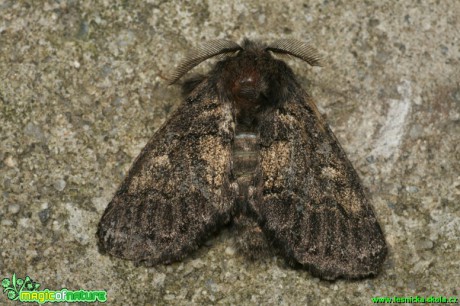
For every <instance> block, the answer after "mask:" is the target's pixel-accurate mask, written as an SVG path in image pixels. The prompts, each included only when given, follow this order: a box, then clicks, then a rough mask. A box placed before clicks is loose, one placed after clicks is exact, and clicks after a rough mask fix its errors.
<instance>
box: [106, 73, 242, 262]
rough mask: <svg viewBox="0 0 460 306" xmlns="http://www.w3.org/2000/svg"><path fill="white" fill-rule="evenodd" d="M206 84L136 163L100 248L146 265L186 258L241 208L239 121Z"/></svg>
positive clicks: (114, 205) (118, 196) (112, 208)
mask: <svg viewBox="0 0 460 306" xmlns="http://www.w3.org/2000/svg"><path fill="white" fill-rule="evenodd" d="M207 84H208V83H207V81H206V80H204V81H203V82H202V83H201V85H199V86H198V87H197V88H195V90H194V91H193V92H192V93H191V94H190V95H189V97H188V99H187V101H186V102H185V103H183V104H182V105H181V107H180V108H179V109H178V110H177V111H176V112H175V113H174V115H173V116H172V117H171V118H170V119H169V120H168V121H167V122H166V124H165V125H164V126H163V127H162V128H161V129H160V130H159V131H157V132H156V133H155V135H154V136H153V137H152V139H151V140H150V141H149V142H148V143H147V145H146V146H145V148H144V149H143V150H142V152H141V153H140V154H139V156H138V157H137V158H136V160H135V161H134V163H133V165H132V166H131V169H130V170H129V173H128V175H127V176H126V178H125V180H124V181H123V183H122V184H121V186H120V188H119V189H118V191H117V192H116V194H115V196H114V198H113V199H112V201H111V202H110V204H109V205H108V207H107V209H106V210H105V212H104V215H103V216H102V218H101V221H100V223H99V227H98V232H97V236H98V238H99V246H100V249H101V250H102V251H105V252H107V253H109V254H111V255H113V256H116V257H121V258H124V259H128V260H133V261H136V262H142V263H144V264H146V265H154V264H157V263H169V262H172V261H175V260H180V259H181V258H183V257H184V256H186V255H187V254H188V253H190V252H191V251H193V250H195V249H196V248H198V246H199V245H200V244H201V243H202V242H203V241H204V240H205V239H206V238H207V237H208V236H209V234H211V233H212V232H214V231H216V230H218V229H219V228H220V227H222V226H223V225H225V224H226V223H228V222H229V221H230V219H231V217H232V214H233V210H234V206H235V205H234V196H233V193H232V188H231V182H230V178H229V176H230V171H231V169H230V165H231V142H232V139H233V126H232V125H233V118H232V114H231V109H230V108H231V107H230V105H228V104H225V103H221V102H220V101H219V100H218V99H217V97H216V95H214V94H213V93H212V91H211V90H210V89H209V88H207V87H206V86H207Z"/></svg>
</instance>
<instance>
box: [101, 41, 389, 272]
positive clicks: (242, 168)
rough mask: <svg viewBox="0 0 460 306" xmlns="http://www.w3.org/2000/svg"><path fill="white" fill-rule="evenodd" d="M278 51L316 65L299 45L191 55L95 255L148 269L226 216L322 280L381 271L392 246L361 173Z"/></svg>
mask: <svg viewBox="0 0 460 306" xmlns="http://www.w3.org/2000/svg"><path fill="white" fill-rule="evenodd" d="M276 55H289V56H292V57H295V58H298V59H301V60H303V61H305V62H307V63H308V64H310V65H311V66H317V65H319V64H320V58H319V56H318V52H317V51H316V49H315V48H313V47H312V46H310V45H308V44H306V43H302V42H300V41H297V40H293V39H282V40H278V41H276V42H273V43H271V44H268V45H267V44H263V43H259V42H254V41H250V40H247V39H245V40H244V41H243V42H242V44H241V45H239V44H237V43H235V42H231V41H227V40H217V41H210V42H207V43H204V44H203V45H201V46H200V47H198V48H196V49H194V50H193V51H192V52H191V53H190V54H189V55H188V56H187V57H186V59H185V60H184V61H183V62H182V63H180V64H179V66H178V68H177V69H176V70H175V72H174V74H173V75H172V77H171V79H170V83H171V84H174V83H176V82H177V81H178V80H179V79H180V78H181V77H182V76H184V75H185V74H186V73H187V72H188V71H190V70H191V69H192V68H194V67H195V66H197V65H198V64H200V63H201V62H203V61H205V60H207V59H210V58H212V57H215V56H219V58H220V60H219V61H218V62H217V63H216V64H215V65H214V67H213V68H212V69H211V70H210V72H209V73H208V74H207V75H198V76H195V77H192V78H190V79H188V80H186V81H185V82H183V84H182V90H183V94H184V96H185V102H184V103H183V104H182V105H181V106H180V107H179V108H178V109H177V111H176V112H175V113H174V115H172V117H171V118H170V119H169V120H168V121H167V122H166V123H165V124H164V125H163V127H162V128H160V129H159V130H158V131H157V132H156V133H155V135H154V136H153V137H152V139H151V140H150V141H149V142H148V143H147V145H146V146H145V147H144V149H143V150H142V151H141V153H140V154H139V156H138V157H137V158H136V160H135V161H134V163H133V165H132V166H131V169H130V170H129V172H128V174H127V176H126V178H125V179H124V181H123V182H122V184H121V186H120V187H119V189H118V190H117V192H116V194H115V196H114V198H113V199H112V201H111V202H110V203H109V205H108V207H107V208H106V210H105V212H104V214H103V216H102V219H101V221H100V223H99V226H98V230H97V237H98V243H99V248H100V250H101V251H102V252H103V253H104V252H105V253H109V254H110V255H112V256H115V257H119V258H123V259H127V260H132V261H135V262H136V263H141V264H144V265H146V266H153V265H157V264H167V263H171V262H174V261H178V260H181V259H183V258H184V257H185V256H187V255H188V254H190V253H191V252H192V251H194V250H196V249H197V248H198V247H199V246H200V245H202V244H203V242H205V241H206V239H207V238H208V237H209V235H210V234H212V233H215V232H217V231H218V230H219V229H221V228H223V227H224V226H225V225H227V224H228V223H230V222H231V221H233V222H235V223H237V224H240V226H241V227H242V228H245V229H246V230H245V231H243V232H245V233H246V234H248V235H247V236H248V237H249V239H252V240H253V244H254V245H255V247H254V249H257V246H258V245H260V244H264V243H265V244H266V245H268V246H269V247H272V248H274V249H275V250H276V251H277V253H279V254H281V256H282V257H284V259H285V260H286V262H287V263H288V264H290V265H292V266H294V267H302V268H305V269H307V270H309V271H310V272H311V273H312V274H313V275H315V276H318V277H320V278H322V279H326V280H334V279H336V278H347V279H356V278H363V277H368V276H373V275H376V274H377V273H378V272H379V270H380V269H381V266H382V264H383V262H384V260H385V257H386V254H387V247H386V243H385V239H384V235H383V233H382V230H381V228H380V226H379V223H378V221H377V219H376V217H375V215H374V212H373V210H372V207H371V204H370V201H369V199H368V197H367V196H366V193H365V191H364V188H363V186H362V185H361V182H360V179H359V177H358V174H357V173H356V171H355V170H354V168H353V166H352V164H351V163H350V161H349V160H348V158H347V157H346V155H345V152H344V150H343V149H342V147H341V146H340V144H339V142H338V141H337V139H336V137H335V136H334V134H333V133H332V131H331V129H330V128H329V126H328V125H327V123H326V122H325V120H324V119H323V117H322V116H321V114H320V113H319V112H318V109H317V108H316V106H315V104H314V102H313V99H312V98H311V96H310V95H309V94H308V93H307V92H306V91H305V90H303V89H302V87H301V86H300V84H299V82H298V81H297V79H296V77H295V75H294V73H293V71H292V70H291V68H289V67H288V65H287V64H286V63H285V62H284V61H282V60H280V59H279V56H277V57H275V56H276Z"/></svg>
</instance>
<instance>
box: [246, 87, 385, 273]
mask: <svg viewBox="0 0 460 306" xmlns="http://www.w3.org/2000/svg"><path fill="white" fill-rule="evenodd" d="M292 97H293V98H292V101H287V102H286V103H285V104H284V106H283V107H282V108H280V109H277V110H275V111H273V112H272V113H271V114H269V115H268V116H266V117H265V118H264V119H262V122H261V129H260V131H261V142H262V148H261V153H260V158H261V170H262V173H261V175H262V180H261V187H260V188H262V193H261V194H262V201H260V202H259V203H258V204H256V207H255V209H256V210H257V212H258V214H259V216H260V220H261V226H262V228H263V231H264V232H265V234H266V235H267V236H268V238H269V239H272V241H273V243H275V245H277V246H278V247H279V248H280V251H281V252H282V253H283V254H284V256H285V257H286V259H287V260H288V262H290V263H292V264H301V265H302V266H304V267H306V268H308V269H309V270H310V271H311V272H312V273H313V274H314V275H317V276H319V277H321V278H323V279H336V278H338V277H344V278H362V277H366V276H371V275H375V274H376V273H377V272H378V271H379V270H380V268H381V266H382V263H383V261H384V260H385V256H386V253H387V248H386V244H385V240H384V237H383V234H382V230H381V229H380V226H379V224H378V222H377V220H376V218H375V215H374V213H373V211H372V207H371V204H370V202H369V200H368V198H367V197H366V194H365V192H364V190H363V187H362V185H361V182H360V179H359V177H358V175H357V173H356V171H355V170H354V168H353V166H352V165H351V163H350V162H349V160H348V159H347V157H346V155H345V153H344V151H343V149H342V147H341V146H340V144H339V143H338V141H337V139H336V138H335V136H334V135H333V134H332V132H331V130H330V128H329V126H328V125H327V124H326V123H325V122H324V120H323V119H322V117H321V115H320V114H319V113H318V111H317V109H316V106H315V105H314V103H313V101H312V100H311V99H310V98H309V97H308V96H307V95H306V94H305V93H303V91H302V90H300V89H299V90H298V92H297V93H296V94H293V95H292Z"/></svg>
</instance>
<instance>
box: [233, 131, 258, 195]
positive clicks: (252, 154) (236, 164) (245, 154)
mask: <svg viewBox="0 0 460 306" xmlns="http://www.w3.org/2000/svg"><path fill="white" fill-rule="evenodd" d="M258 163H259V137H258V135H257V134H256V133H254V132H238V130H237V133H236V134H235V139H234V141H233V175H234V177H235V179H236V180H237V183H238V189H239V197H240V199H241V200H245V199H247V193H248V189H249V186H251V185H252V181H253V177H254V173H255V172H256V169H257V166H258Z"/></svg>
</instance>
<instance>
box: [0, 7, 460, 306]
mask: <svg viewBox="0 0 460 306" xmlns="http://www.w3.org/2000/svg"><path fill="white" fill-rule="evenodd" d="M243 37H249V38H253V39H260V40H265V41H272V40H274V39H277V38H286V37H288V38H296V39H299V40H303V41H306V40H310V41H311V42H312V43H313V44H314V45H316V47H317V48H318V49H319V50H321V53H322V55H324V57H325V58H326V59H327V65H326V66H325V67H323V68H310V67H308V65H306V64H305V63H302V62H300V61H296V60H289V63H290V64H291V66H292V67H293V69H294V71H295V72H296V73H297V75H298V76H299V79H300V81H301V83H302V84H304V86H306V87H308V88H310V90H311V92H312V94H313V96H314V97H315V98H316V100H317V104H318V106H319V108H320V110H321V112H322V113H324V114H325V115H326V116H327V120H328V121H329V123H330V125H331V127H332V129H333V130H334V132H335V133H336V135H337V137H338V138H339V139H340V141H341V143H342V145H343V146H344V148H345V150H346V151H347V153H348V156H349V158H350V160H351V161H352V162H353V164H354V165H355V167H356V169H357V171H358V172H359V174H360V176H361V178H362V180H363V183H364V185H365V186H366V187H367V188H368V190H369V193H370V195H371V197H372V198H373V202H374V208H375V212H376V214H377V216H378V218H379V220H380V222H381V225H382V227H383V230H384V232H385V235H386V238H387V241H388V244H389V247H390V254H389V256H388V259H387V261H386V263H385V265H384V267H383V271H382V273H381V274H380V275H379V276H378V277H376V278H374V279H366V280H362V281H354V282H350V281H336V282H332V283H331V282H326V281H320V280H319V279H317V278H314V277H312V276H311V275H310V274H309V273H308V272H306V271H296V270H292V269H290V268H288V267H287V266H286V265H285V264H284V263H283V261H282V260H281V259H279V258H267V259H261V260H260V261H256V262H248V261H247V260H246V259H245V258H244V257H242V256H241V255H239V254H238V253H237V252H235V251H234V248H233V243H234V238H233V237H234V234H233V232H231V231H229V230H224V231H223V232H222V233H221V234H220V235H218V236H216V237H215V238H213V239H212V240H210V241H209V243H208V244H207V245H205V246H204V247H202V248H201V249H200V250H199V251H197V252H195V253H193V254H192V255H191V256H190V257H189V258H188V259H186V260H184V261H183V262H180V263H176V264H173V265H170V266H158V267H155V268H144V267H135V266H134V265H133V264H132V263H131V262H126V261H123V260H118V259H113V258H110V257H108V256H102V255H100V254H99V253H98V251H97V247H96V239H95V231H96V226H97V223H98V221H99V218H100V217H101V215H102V212H103V211H104V208H105V207H106V205H107V204H108V202H109V201H110V199H111V196H112V195H113V193H114V192H115V190H116V188H117V186H118V184H119V183H120V182H121V180H122V178H123V177H124V175H125V173H126V171H127V170H128V168H129V166H130V164H131V162H132V161H133V159H134V158H135V157H136V155H137V154H138V153H139V151H140V149H141V148H142V147H143V145H144V144H145V143H146V142H147V140H148V139H149V137H151V136H152V135H153V133H154V132H155V130H156V129H157V128H158V127H160V126H161V124H162V123H163V122H164V121H165V119H166V118H167V117H168V116H169V115H170V114H171V112H172V111H174V109H175V108H176V107H177V105H179V103H181V102H180V101H181V100H180V95H179V89H178V88H175V87H168V86H166V82H165V76H167V75H168V73H169V72H170V71H171V69H172V68H174V65H176V64H177V62H178V61H179V60H180V59H181V58H183V56H184V55H185V54H186V52H187V51H188V50H189V48H190V47H192V46H196V45H197V44H198V43H200V42H201V41H204V40H209V39H215V38H227V39H232V40H236V41H241V39H242V38H243ZM459 62H460V2H459V1H457V0H451V1H398V2H397V1H390V0H386V1H367V2H363V1H327V0H324V1H300V0H292V1H277V2H267V1H266V0H254V1H252V2H251V3H245V2H243V1H235V2H233V1H154V0H150V1H145V2H143V3H141V2H136V1H108V0H107V1H94V2H90V1H75V0H67V1H59V0H56V1H51V0H48V1H32V0H30V1H14V0H11V1H10V0H5V1H0V188H1V206H0V238H1V250H0V271H1V275H0V277H1V278H3V277H11V275H12V274H13V273H16V274H17V275H18V277H24V276H25V275H29V276H30V277H32V278H33V279H34V280H35V281H37V282H39V283H41V284H42V288H49V289H54V290H58V289H61V288H63V287H65V288H68V289H73V290H76V289H87V290H90V289H93V290H95V289H106V290H108V298H109V304H111V305H122V304H123V305H129V304H131V305H158V304H182V305H184V304H188V305H192V304H197V305H198V304H214V303H216V304H224V305H228V304H234V305H240V304H244V305H246V304H254V305H256V304H265V305H307V304H308V305H329V304H335V305H367V304H371V297H373V296H415V295H418V296H429V295H435V296H439V295H443V296H460V285H459V284H460V277H459V271H460V267H459V262H460V256H459V254H460V244H459V242H460V241H459V236H460V209H459V200H460V165H459V163H460V63H459ZM208 67H209V64H203V65H201V66H200V67H198V68H197V70H201V71H205V70H206V69H207V68H208ZM350 247H353V246H350ZM0 303H1V304H2V305H3V304H5V303H7V299H6V295H4V294H1V295H0Z"/></svg>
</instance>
